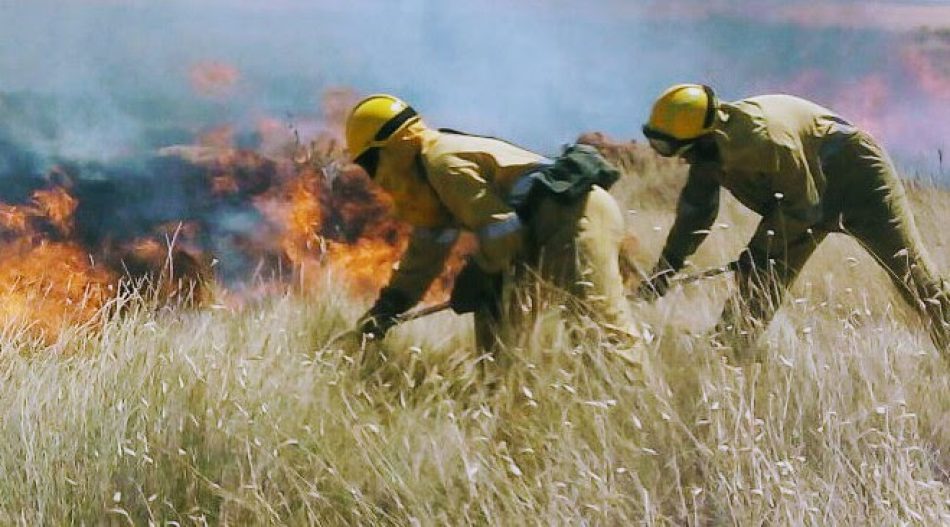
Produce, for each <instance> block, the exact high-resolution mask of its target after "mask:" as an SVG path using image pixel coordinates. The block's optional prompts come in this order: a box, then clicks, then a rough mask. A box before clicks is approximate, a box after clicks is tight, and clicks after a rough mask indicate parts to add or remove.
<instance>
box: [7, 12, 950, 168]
mask: <svg viewBox="0 0 950 527" xmlns="http://www.w3.org/2000/svg"><path fill="white" fill-rule="evenodd" d="M884 4H885V5H884V7H883V8H882V7H881V6H880V3H878V4H877V5H878V8H877V11H876V10H875V8H874V7H873V5H875V4H871V5H872V7H866V5H867V4H855V3H847V2H845V3H841V2H837V3H831V4H829V3H819V4H807V5H805V6H803V5H802V4H801V3H796V4H793V5H791V6H790V5H788V4H787V3H785V2H751V1H746V2H693V1H685V0H680V1H678V2H662V3H660V2H621V1H606V2H598V3H596V4H587V3H576V2H565V1H553V2H542V1H534V0H529V1H525V2H508V1H504V0H487V1H486V0H483V1H480V2H462V1H445V0H404V1H398V2H397V1H394V2H383V1H368V0H356V1H353V2H346V3H341V2H336V1H329V0H327V1H321V2H304V1H302V0H278V1H273V2H266V3H264V2H254V1H251V0H239V1H227V2H225V1H223V0H199V1H192V2H184V1H177V2H176V1H171V2H162V3H156V2H145V1H120V0H115V1H105V0H72V1H70V2H55V3H53V2H49V1H46V0H39V1H34V2H16V1H15V0H10V1H9V2H8V3H0V35H3V37H2V38H3V40H4V46H3V48H2V49H3V51H0V93H6V94H11V93H13V94H30V95H32V96H36V94H42V96H43V97H46V99H43V100H39V99H37V100H36V102H33V103H26V104H27V106H28V107H30V108H27V109H26V110H24V109H23V108H22V107H20V105H18V103H17V102H16V101H14V102H12V103H11V102H8V101H7V99H9V97H10V95H6V96H4V98H3V99H0V101H4V102H0V104H2V105H3V106H2V107H0V115H2V116H3V120H4V124H3V126H4V127H5V128H6V129H7V130H9V129H10V128H11V127H13V129H14V133H13V135H15V136H16V137H17V138H19V139H21V140H22V141H23V142H26V143H28V144H30V145H31V148H33V149H34V150H36V151H38V152H40V153H44V154H50V155H58V156H67V157H73V158H87V159H88V158H99V159H104V158H109V157H116V156H121V155H123V154H127V153H130V152H136V151H141V150H142V149H148V148H155V147H160V146H164V145H167V144H173V143H175V142H182V141H185V140H187V139H188V138H189V136H191V135H193V134H198V133H201V132H202V131H203V130H204V129H206V128H208V127H216V126H219V125H221V124H227V125H229V126H232V127H234V129H235V130H238V131H239V136H240V132H244V133H246V134H249V135H250V136H253V131H254V127H255V126H256V123H258V122H259V120H260V119H261V118H264V117H270V116H278V117H280V118H284V119H286V118H287V116H288V115H290V116H302V115H310V114H313V113H315V112H316V111H317V105H318V98H319V95H320V94H321V93H322V92H323V91H325V90H326V89H328V88H330V87H333V86H350V87H353V88H355V89H356V90H357V91H359V92H363V93H367V92H374V91H386V92H393V93H397V94H399V95H401V96H403V97H404V98H406V99H408V100H410V101H412V102H413V104H414V105H415V106H417V107H418V108H419V109H420V110H422V111H423V112H424V113H425V114H426V115H427V116H428V117H429V120H430V121H432V122H434V123H436V124H440V125H447V126H449V125H450V126H453V127H457V128H463V129H470V130H474V131H479V132H483V133H491V134H498V135H503V136H506V137H509V138H511V139H513V140H515V141H518V142H521V143H524V144H526V145H528V146H531V147H534V148H536V149H539V150H543V151H546V152H551V151H553V150H555V149H556V148H557V147H558V145H559V144H562V143H564V142H567V141H570V140H572V139H573V138H574V137H575V136H576V135H577V134H578V133H579V132H580V131H583V130H589V129H598V130H603V131H605V132H607V133H609V134H611V135H616V136H620V137H635V136H636V135H637V130H638V129H639V125H640V124H641V123H642V121H643V120H644V118H645V115H646V113H647V109H648V107H649V104H650V102H651V101H652V99H653V98H654V97H655V96H656V94H657V93H659V91H661V90H662V89H663V88H664V87H665V86H667V85H669V84H671V83H675V82H682V81H704V82H709V83H712V84H714V85H716V87H717V88H718V89H719V91H720V92H721V94H722V95H723V96H724V97H726V98H739V97H743V96H747V95H753V94H756V93H759V92H762V91H764V90H767V91H793V92H796V93H798V94H800V95H804V96H807V97H811V98H815V99H817V100H818V101H819V102H823V103H825V104H829V105H832V106H837V107H838V108H835V109H839V110H840V111H841V112H842V113H847V111H852V112H853V111H855V110H857V111H859V112H865V110H864V108H863V106H864V105H865V103H864V102H863V101H864V100H865V98H866V94H864V93H863V92H862V90H869V89H870V90H880V89H884V90H887V91H889V92H891V94H889V95H887V96H884V97H882V98H881V99H880V102H881V106H880V107H877V108H874V109H873V111H870V110H868V111H867V113H873V114H874V115H851V116H848V117H851V118H853V119H854V120H857V121H859V122H860V121H862V120H865V121H867V122H868V123H869V124H870V125H871V126H872V127H873V126H879V127H882V128H881V129H879V130H876V131H877V132H878V133H879V135H881V136H882V137H884V139H885V141H886V142H887V143H888V145H889V146H891V147H893V148H894V149H895V150H897V151H898V152H899V153H904V154H907V155H917V154H919V153H920V152H923V151H927V150H932V149H934V148H938V147H941V146H943V145H942V144H940V143H941V142H942V141H944V140H945V139H946V137H948V134H947V133H946V132H947V131H948V130H947V128H945V127H938V128H937V129H936V130H935V129H934V128H933V127H932V126H930V125H928V126H925V127H921V128H922V129H925V130H929V132H927V133H924V134H923V136H919V135H918V133H917V132H916V131H915V130H914V129H913V126H912V125H911V124H910V123H909V122H910V121H915V120H917V119H919V118H922V117H930V118H932V119H934V120H935V121H943V122H948V121H950V119H948V117H950V116H948V115H947V112H948V110H947V109H946V108H947V107H948V106H950V105H947V104H945V103H946V98H945V97H941V96H940V95H939V94H940V93H941V92H942V93H944V94H945V93H946V91H947V85H948V84H950V81H948V75H947V71H946V68H947V66H946V62H945V61H947V60H948V59H947V53H946V51H945V50H946V48H947V47H950V42H948V41H950V37H947V36H946V35H943V36H939V37H936V36H929V37H928V36H924V37H921V36H920V34H918V33H916V30H913V29H910V28H906V27H901V28H898V29H895V28H894V27H892V25H893V24H889V23H887V22H886V21H887V20H889V19H891V18H894V16H895V15H901V16H903V19H908V20H909V19H913V17H912V16H911V15H912V14H916V19H926V16H925V15H926V14H927V13H929V12H927V11H922V9H925V8H926V6H923V7H921V6H917V7H916V8H915V6H907V4H906V3H901V4H896V3H893V2H891V3H884ZM911 8H914V9H915V10H913V11H911V10H910V9H911ZM881 9H883V11H882V10H881ZM895 9H903V11H894V10H895ZM878 11H880V13H878ZM809 13H814V16H813V17H811V18H809V16H808V14H809ZM934 13H939V14H945V13H947V11H945V10H944V11H934ZM928 22H929V23H931V24H934V23H936V24H937V25H938V26H939V25H940V22H941V21H940V20H939V19H938V20H934V19H933V15H931V17H930V18H929V20H928ZM943 23H944V24H946V25H950V21H948V20H946V19H945V20H944V21H943ZM931 35H936V33H932V34H931ZM921 39H924V40H928V42H929V43H921ZM934 42H937V43H939V45H940V46H942V47H943V51H939V50H937V51H934V50H933V49H931V48H933V47H934V46H935V45H936V44H934ZM928 53H929V54H928ZM936 61H944V62H941V63H938V62H936ZM931 62H933V63H931ZM918 76H923V77H921V78H918ZM803 78H808V79H813V81H812V82H810V83H809V82H804V81H802V79H803ZM865 86H870V87H871V88H865ZM875 86H878V87H875ZM928 86H930V87H929V88H928ZM938 103H940V104H938ZM39 106H42V107H43V111H42V112H40V111H38V110H37V108H36V107H39ZM11 107H12V108H11ZM934 112H936V114H935V113H934ZM11 113H12V116H11ZM43 119H45V120H47V121H48V122H47V123H45V124H46V126H45V127H41V126H40V125H39V124H37V121H38V120H43ZM875 123H877V124H875ZM908 135H910V136H911V137H908ZM247 139H248V140H249V141H250V142H251V143H253V137H248V138H247ZM251 146H253V144H251Z"/></svg>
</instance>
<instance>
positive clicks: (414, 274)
mask: <svg viewBox="0 0 950 527" xmlns="http://www.w3.org/2000/svg"><path fill="white" fill-rule="evenodd" d="M458 235H459V232H458V229H454V228H428V227H416V228H415V229H413V231H412V236H410V238H409V246H408V247H406V252H404V253H403V254H402V258H400V259H399V263H398V264H396V266H395V268H394V269H393V275H392V278H391V279H390V280H389V285H388V286H387V288H390V289H394V290H397V291H399V292H401V293H402V294H403V295H404V296H405V297H406V301H407V302H409V303H410V305H409V306H408V307H411V306H412V305H415V304H416V303H417V302H419V300H420V299H421V298H422V295H424V294H425V292H426V290H428V289H429V285H431V284H432V281H433V280H435V279H436V277H437V276H439V274H440V273H441V272H442V268H443V267H444V265H445V260H446V258H447V257H448V255H449V252H450V251H451V250H452V246H453V245H454V244H455V240H456V239H458ZM408 307H407V309H408Z"/></svg>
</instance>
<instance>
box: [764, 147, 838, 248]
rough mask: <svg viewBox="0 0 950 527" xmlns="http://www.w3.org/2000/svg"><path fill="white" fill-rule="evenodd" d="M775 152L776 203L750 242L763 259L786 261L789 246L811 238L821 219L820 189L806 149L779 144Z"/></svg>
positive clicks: (773, 188)
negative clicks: (810, 235) (805, 152)
mask: <svg viewBox="0 0 950 527" xmlns="http://www.w3.org/2000/svg"><path fill="white" fill-rule="evenodd" d="M774 155H775V159H774V161H775V165H776V168H777V170H776V171H775V172H774V176H773V177H772V191H773V192H774V194H773V199H774V203H773V205H772V207H771V210H770V211H769V213H768V214H766V215H765V216H763V217H762V221H761V222H760V223H759V226H758V228H757V229H756V231H755V234H754V235H753V236H752V239H751V240H750V241H749V250H750V251H751V253H752V255H753V256H754V257H755V259H756V260H757V261H760V262H761V261H764V259H765V258H774V259H778V260H783V259H784V257H785V253H786V252H787V251H788V250H789V247H791V246H793V245H795V244H797V243H799V242H801V241H803V240H807V238H808V237H809V233H808V230H809V229H810V228H811V227H813V226H814V225H816V224H817V223H818V222H819V221H821V202H820V198H819V195H818V189H817V188H816V185H815V178H814V175H813V174H812V173H811V169H810V168H809V165H808V162H807V160H806V159H805V158H804V154H803V153H802V150H801V149H794V148H789V147H785V146H780V145H777V146H776V147H775V150H774Z"/></svg>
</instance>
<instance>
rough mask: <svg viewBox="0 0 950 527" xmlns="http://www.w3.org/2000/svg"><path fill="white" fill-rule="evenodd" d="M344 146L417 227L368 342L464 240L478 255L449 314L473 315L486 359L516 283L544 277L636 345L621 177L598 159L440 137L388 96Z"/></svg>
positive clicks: (380, 302)
mask: <svg viewBox="0 0 950 527" xmlns="http://www.w3.org/2000/svg"><path fill="white" fill-rule="evenodd" d="M346 142H347V149H348V151H349V155H350V156H351V158H352V160H353V161H354V162H355V163H357V164H358V165H360V166H361V167H363V169H364V170H365V171H366V172H367V174H369V176H370V177H371V178H373V180H374V181H375V182H376V183H377V184H379V185H380V186H381V187H382V188H383V189H384V190H385V191H387V192H388V193H389V194H390V195H391V196H392V198H393V201H394V204H395V214H396V215H397V216H398V217H399V218H400V219H402V220H404V221H406V222H408V223H409V224H410V225H412V226H413V231H412V235H411V238H410V241H409V245H408V248H407V249H406V252H405V253H404V254H403V256H402V258H401V260H400V261H399V263H398V265H397V266H396V267H395V269H394V273H393V275H392V278H391V279H390V281H389V284H388V285H387V286H386V287H384V288H383V289H382V291H381V292H380V294H379V297H378V299H377V301H376V302H375V304H374V305H373V306H372V308H370V310H369V311H368V312H367V313H366V314H365V315H364V316H363V317H362V318H361V319H360V322H359V326H360V331H361V332H362V333H363V334H364V335H372V336H373V337H375V338H382V337H383V336H384V335H385V333H386V331H387V330H388V329H389V328H390V327H391V326H392V325H393V324H394V323H395V321H396V316H397V315H399V314H400V313H402V312H404V311H406V310H407V309H409V308H410V307H412V306H413V305H414V304H416V303H417V302H418V301H419V300H420V298H421V297H422V295H423V294H424V293H425V291H426V289H427V288H428V286H429V285H430V283H431V282H432V281H433V280H434V279H435V277H436V276H438V275H439V274H440V272H441V270H442V268H443V264H444V263H445V260H446V257H447V256H448V254H449V251H450V249H451V247H452V245H453V243H454V242H455V240H456V238H457V236H458V234H459V230H460V229H464V230H467V231H471V232H473V233H474V234H475V235H476V237H477V239H478V249H477V252H476V253H475V254H474V255H473V257H472V258H471V259H470V261H469V263H468V265H467V266H466V267H465V268H464V269H463V270H462V271H461V273H460V274H459V276H458V278H457V279H456V285H455V288H454V290H453V291H452V307H453V309H454V310H455V311H456V312H459V313H465V312H474V314H475V323H476V341H477V345H478V346H479V347H480V348H481V349H492V348H494V347H495V345H496V344H498V342H499V334H500V330H501V329H502V326H503V325H505V322H507V321H509V320H510V319H509V316H508V315H509V309H508V303H507V301H506V302H502V298H503V297H505V298H510V296H511V295H508V294H507V293H508V292H510V290H511V289H512V288H511V287H510V284H511V283H513V282H517V280H512V278H513V277H514V276H516V275H517V276H519V277H523V276H526V275H532V274H536V275H540V276H541V277H542V278H543V279H546V280H548V281H550V282H552V283H554V285H556V286H558V287H560V288H562V289H564V290H567V291H569V292H571V293H573V294H574V295H576V296H578V297H580V298H582V299H584V302H583V305H584V306H585V308H589V309H587V314H590V315H592V316H593V317H595V318H596V319H597V321H598V322H603V323H604V324H606V325H610V327H611V328H613V329H615V330H617V331H619V332H620V333H622V334H624V335H626V336H628V337H630V339H633V340H636V339H637V338H638V334H637V333H636V330H635V329H634V326H633V324H632V320H631V316H630V313H629V305H628V304H627V302H626V299H625V295H624V291H623V286H622V280H621V277H620V272H619V250H620V240H621V237H622V234H623V229H624V223H623V217H622V214H621V212H620V208H619V206H618V205H617V203H616V202H615V201H614V199H613V197H611V196H610V194H609V193H608V192H607V191H606V190H605V187H609V186H610V184H611V183H613V181H614V180H615V179H616V178H617V177H619V172H617V171H616V169H615V168H614V167H612V166H611V165H609V164H608V163H607V162H606V161H604V160H603V158H601V157H600V156H599V154H597V153H596V151H595V150H593V149H592V148H590V147H584V146H582V145H575V146H574V147H571V148H568V149H567V150H566V152H565V154H564V155H562V156H561V157H559V158H558V159H556V160H553V161H552V160H549V159H546V158H545V157H543V156H541V155H538V154H536V153H534V152H530V151H528V150H525V149H523V148H519V147H517V146H514V145H512V144H510V143H507V142H505V141H502V140H499V139H494V138H488V137H482V136H474V135H469V134H464V133H460V132H455V131H450V130H435V129H432V128H429V127H428V126H427V125H426V124H425V123H424V122H423V121H422V119H421V118H420V117H419V115H417V114H416V112H415V110H413V109H412V107H410V106H409V105H407V104H406V103H405V102H403V101H401V100H399V99H397V98H395V97H393V96H390V95H373V96H370V97H368V98H366V99H364V100H363V101H361V102H359V103H358V104H357V105H356V106H355V107H354V108H353V110H352V111H351V113H350V115H349V117H348V120H347V124H346ZM525 267H530V268H532V269H533V270H534V271H537V272H536V273H535V272H524V271H525V269H524V268H525ZM506 283H507V284H509V285H508V286H506V285H505V284H506ZM580 304H581V303H580V302H578V305H580ZM637 353H639V352H637ZM626 357H628V358H629V357H630V353H627V354H626ZM638 360H639V359H638Z"/></svg>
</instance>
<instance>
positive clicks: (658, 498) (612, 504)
mask: <svg viewBox="0 0 950 527" xmlns="http://www.w3.org/2000/svg"><path fill="white" fill-rule="evenodd" d="M640 171H641V172H640V174H639V176H637V177H632V176H631V177H630V178H628V180H627V181H625V182H624V184H623V186H622V187H621V188H618V189H617V190H616V193H617V195H618V196H620V197H621V198H622V200H623V202H624V203H625V204H626V205H627V207H628V208H629V209H630V213H629V225H630V228H631V230H632V231H633V232H635V233H636V235H637V236H638V237H639V238H640V241H641V247H642V252H641V254H640V255H639V256H638V260H639V263H640V264H641V265H643V266H646V265H649V264H650V263H652V259H653V258H655V256H656V253H657V252H658V251H659V248H660V246H661V245H662V240H663V238H664V236H665V233H666V230H667V228H668V226H669V224H670V222H671V220H672V215H671V211H672V200H673V199H674V198H675V195H676V185H678V184H681V182H682V177H683V174H682V170H681V169H676V168H672V167H669V166H664V165H656V166H655V167H654V168H650V167H641V168H640ZM913 195H914V198H915V205H916V209H915V210H916V212H917V213H918V219H919V220H920V223H921V226H922V229H923V231H924V238H925V239H926V241H927V242H928V245H929V246H930V248H931V249H932V251H933V253H934V256H935V257H936V259H937V261H938V262H939V264H940V266H941V268H942V269H948V264H950V261H948V260H950V246H948V241H950V232H948V230H947V229H941V228H940V227H941V226H942V225H943V224H944V223H945V222H946V221H947V219H948V218H950V205H948V203H950V201H948V200H947V198H946V195H945V194H944V193H943V192H938V191H935V190H933V189H930V188H926V187H924V188H920V189H916V190H915V191H914V192H913ZM754 221H755V219H754V217H752V216H751V215H749V214H748V213H746V212H744V211H743V210H741V208H740V207H739V206H738V205H736V204H735V203H734V202H727V204H726V205H725V207H724V210H723V211H722V214H721V215H720V218H719V220H718V225H717V227H716V228H715V229H714V232H713V234H712V235H711V237H710V239H709V240H708V241H707V243H706V245H705V247H704V248H703V249H702V250H701V252H700V253H699V254H698V255H697V257H696V258H695V259H694V260H695V263H696V266H697V267H700V268H701V267H703V266H705V265H713V264H719V263H724V262H727V261H729V260H730V259H731V258H732V257H733V256H734V255H735V252H736V251H737V250H738V248H739V247H741V245H742V243H743V242H744V241H745V239H746V238H747V237H748V235H749V234H750V232H751V229H752V228H753V227H754ZM328 280H329V281H330V282H331V283H332V282H333V277H328ZM727 289H728V280H726V279H724V278H720V279H712V280H708V281H705V282H702V283H699V284H693V285H689V286H686V287H684V288H681V289H678V290H675V291H673V292H672V293H671V294H669V295H668V296H667V297H665V298H664V299H662V300H660V301H659V302H657V303H655V304H652V305H647V304H636V305H635V306H634V307H635V312H636V314H637V316H638V317H639V318H641V319H642V320H643V321H645V322H646V323H648V324H650V325H651V326H652V327H653V330H654V332H655V333H656V338H655V340H654V341H653V343H652V344H651V345H650V351H651V353H652V354H653V356H654V359H655V362H656V369H655V371H654V373H653V375H651V376H650V377H649V378H648V379H647V380H646V382H645V383H643V384H640V383H635V382H631V381H630V379H629V375H628V373H629V372H626V371H625V370H624V368H623V367H621V366H620V365H618V364H616V363H615V362H612V361H611V359H610V358H609V355H607V354H605V353H604V349H603V346H604V344H602V343H601V342H600V341H597V340H592V341H590V342H587V343H585V344H582V345H577V344H575V343H574V342H573V340H572V339H571V338H570V335H569V334H568V333H569V330H568V328H565V327H564V325H563V324H561V323H559V322H558V319H557V317H555V316H542V317H540V318H539V321H538V322H537V323H536V324H535V326H534V327H532V328H530V329H531V331H530V332H529V338H527V339H526V341H525V342H524V346H522V347H520V348H519V349H514V350H509V355H508V358H509V360H508V361H506V362H508V363H510V364H508V365H507V366H505V367H504V368H502V367H500V366H499V363H498V362H492V361H491V360H489V358H487V357H478V356H476V353H475V351H474V349H473V343H472V335H471V329H470V327H469V321H468V319H466V318H464V317H462V318H457V317H453V316H451V315H445V314H443V315H437V316H435V317H433V318H431V319H425V320H419V321H416V322H413V323H410V324H407V325H405V326H404V327H400V328H398V329H396V330H395V331H394V332H393V333H392V334H391V336H390V337H389V338H388V339H387V340H386V341H385V342H384V343H382V344H380V345H371V346H369V348H368V351H369V352H371V353H372V354H373V357H374V358H379V357H380V356H384V357H385V359H386V360H385V361H380V364H381V367H380V368H378V369H375V370H372V371H371V370H368V369H367V368H366V367H363V366H362V365H361V364H362V363H361V361H360V360H359V359H360V357H359V353H356V354H355V355H354V351H355V350H354V347H353V345H352V343H347V342H345V341H342V340H337V341H334V342H332V343H331V342H330V341H331V339H332V338H333V337H334V336H335V335H337V334H339V333H340V332H341V331H344V330H345V329H347V328H348V327H349V325H350V324H351V323H352V321H353V319H354V318H355V317H356V316H357V314H358V313H359V312H360V311H361V310H362V309H363V308H364V307H365V305H363V303H362V302H359V301H355V300H352V299H350V298H348V297H346V296H345V295H344V294H342V293H338V294H332V293H331V294H322V295H305V294H296V295H291V294H287V295H278V296H274V297H272V298H270V299H268V300H266V301H264V302H261V303H259V304H256V305H254V306H251V307H247V308H245V309H242V310H239V311H232V310H228V309H207V310H203V311H193V310H191V311H188V310H180V311H179V310H173V309H151V308H149V307H148V306H147V304H144V303H141V302H130V304H129V306H127V307H126V308H125V309H123V310H121V312H122V314H121V316H115V317H114V318H112V319H111V320H109V321H108V322H107V323H105V324H104V325H103V326H102V327H101V328H100V329H98V330H97V331H89V330H84V329H81V328H80V329H76V330H74V331H67V332H65V333H64V334H62V335H61V336H60V337H59V339H58V340H57V341H56V342H54V343H53V344H52V345H50V344H48V343H44V342H42V341H37V340H34V339H33V337H31V335H30V333H29V332H25V331H23V330H22V328H21V327H17V326H16V325H8V326H6V327H3V328H0V474H2V478H3V483H2V485H0V524H23V525H59V524H89V525H94V524H120V525H121V524H125V523H128V524H135V525H138V524H149V523H151V524H155V525H166V524H176V523H177V524H181V525H190V524H199V525H201V524H233V525H244V524H319V525H351V524H363V525H376V524H380V525H434V524H450V525H455V524H498V525H523V524H531V525H534V524H600V525H617V524H647V525H834V524H838V525H904V524H911V525H941V524H943V525H946V524H950V472H948V471H950V452H948V449H950V367H948V365H947V364H946V363H944V362H943V361H942V360H941V359H940V358H939V356H938V355H937V354H936V352H935V350H934V349H933V347H932V345H931V344H930V342H929V341H928V340H927V336H926V333H925V332H924V331H923V330H922V329H921V326H920V324H919V322H918V321H917V320H916V317H914V316H913V315H911V314H909V313H908V312H907V310H905V309H904V308H903V307H902V306H901V305H900V304H899V301H898V300H897V297H896V296H894V295H893V294H892V293H891V292H890V287H889V285H888V283H887V281H886V279H885V277H884V276H883V273H881V272H880V271H879V270H877V269H876V268H875V266H874V264H873V262H872V261H871V260H870V258H867V257H866V255H864V254H863V253H862V252H861V251H860V249H858V248H857V246H856V245H855V244H853V243H851V242H849V241H848V240H846V239H834V237H831V238H830V239H829V241H828V242H826V244H825V246H823V247H822V248H821V249H820V250H819V252H818V254H817V256H816V258H815V259H814V260H813V261H812V262H810V263H809V265H808V267H807V269H806V272H805V273H804V274H803V276H802V277H801V278H800V280H799V283H798V285H797V286H796V288H795V291H794V294H793V295H791V296H792V298H791V299H790V301H789V302H788V303H787V304H786V306H785V307H784V308H783V309H782V310H781V311H780V314H779V316H778V317H777V319H776V320H775V321H774V323H773V324H772V326H771V329H770V331H769V332H768V333H767V334H766V335H765V336H764V338H763V339H762V340H761V341H760V343H759V344H758V348H759V350H758V351H759V352H760V353H761V356H762V357H763V361H762V362H761V363H760V364H754V365H748V366H745V367H742V368H737V367H733V366H730V365H729V364H727V363H726V362H724V361H723V360H722V359H721V355H722V353H721V352H722V350H721V349H718V348H717V347H716V346H718V344H714V343H712V342H711V341H710V340H709V339H708V338H707V337H706V336H705V335H704V331H705V330H706V329H707V328H709V327H711V326H712V325H713V324H714V323H715V319H716V317H717V316H718V312H719V310H720V309H721V305H722V302H723V299H724V296H725V295H726V294H727ZM323 291H331V292H332V291H333V289H332V288H324V289H323ZM328 344H329V345H328ZM725 344H726V345H729V343H725Z"/></svg>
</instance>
